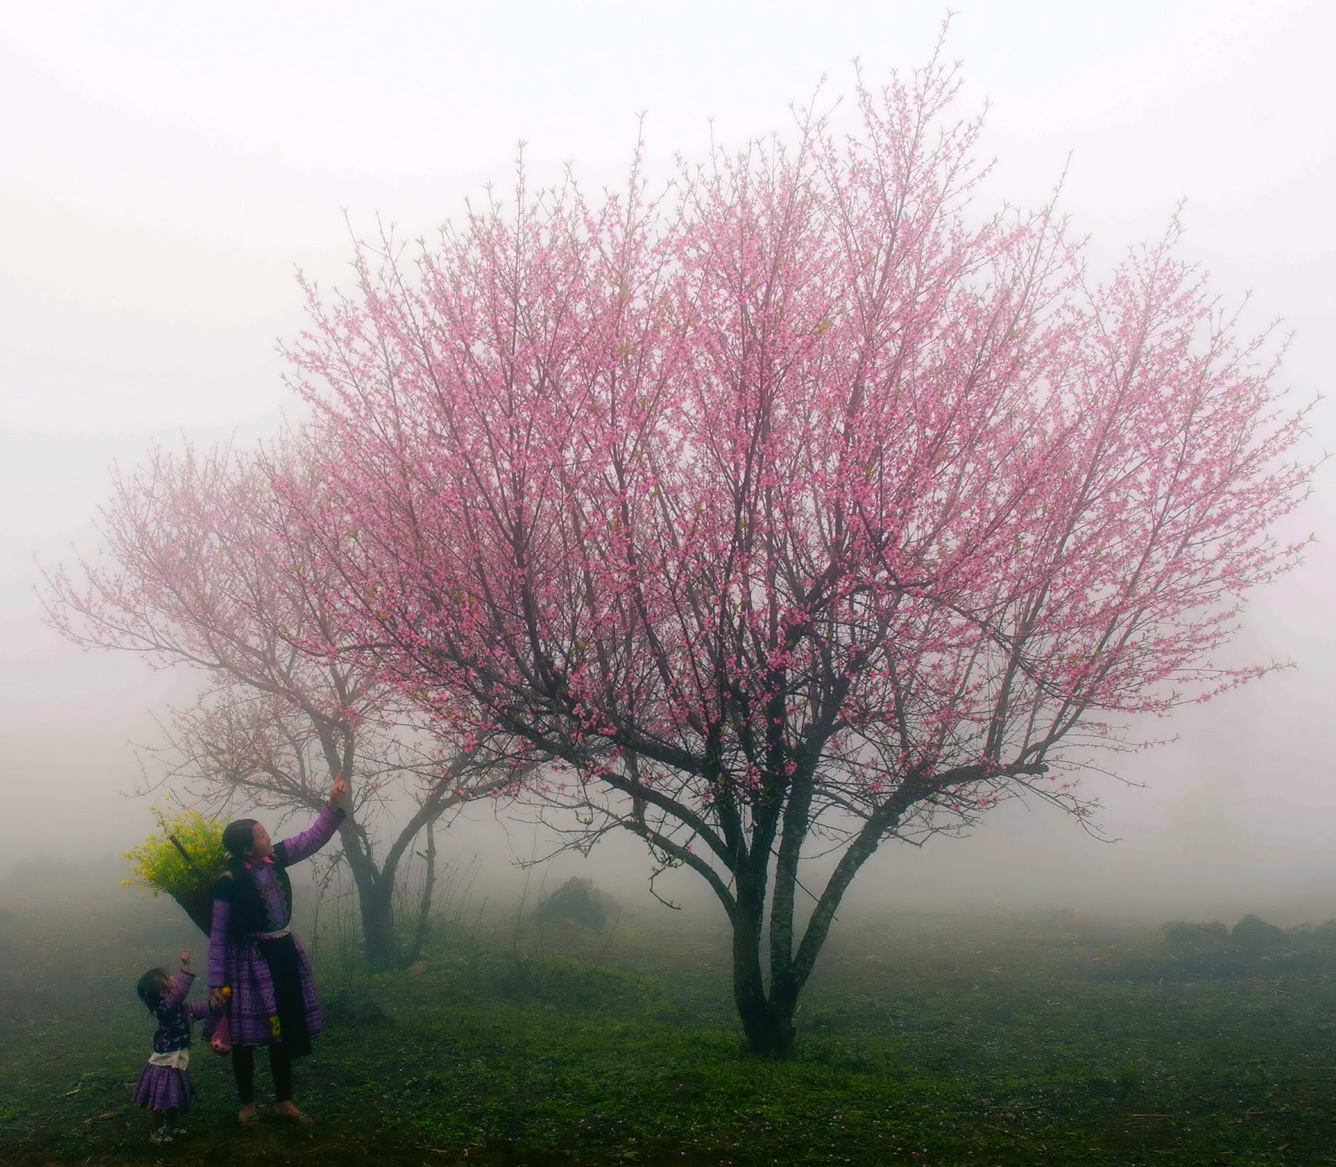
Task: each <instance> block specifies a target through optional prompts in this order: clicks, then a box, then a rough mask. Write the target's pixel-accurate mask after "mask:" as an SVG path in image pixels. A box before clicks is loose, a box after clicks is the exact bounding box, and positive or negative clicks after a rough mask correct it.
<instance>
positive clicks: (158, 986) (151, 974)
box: [135, 968, 172, 1013]
mask: <svg viewBox="0 0 1336 1167" xmlns="http://www.w3.org/2000/svg"><path fill="white" fill-rule="evenodd" d="M171 975H172V974H171V973H169V972H168V971H167V970H166V969H165V968H151V969H149V970H148V972H146V973H145V974H144V975H143V976H142V977H140V978H139V984H137V985H135V992H136V993H138V994H139V999H140V1000H141V1001H143V1002H144V1007H145V1008H146V1009H148V1011H149V1012H150V1013H155V1012H157V1008H158V1002H159V1001H161V1000H162V998H163V992H162V986H163V985H164V984H166V983H167V979H168V978H169V977H170V976H171Z"/></svg>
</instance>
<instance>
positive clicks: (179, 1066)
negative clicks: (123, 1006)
mask: <svg viewBox="0 0 1336 1167" xmlns="http://www.w3.org/2000/svg"><path fill="white" fill-rule="evenodd" d="M194 980H195V974H194V973H192V972H191V971H190V953H188V952H183V953H181V971H180V972H179V973H177V974H176V976H172V975H171V974H170V973H169V972H168V971H167V970H166V969H165V968H151V969H149V970H148V972H146V973H145V974H144V975H143V976H142V977H140V978H139V984H138V986H137V988H136V992H138V994H139V999H140V1000H141V1001H143V1002H144V1004H145V1006H146V1007H147V1008H148V1011H149V1012H150V1013H152V1014H153V1016H154V1017H156V1018H157V1019H158V1031H157V1033H155V1034H154V1035H153V1054H152V1056H151V1057H150V1058H149V1059H148V1064H147V1065H146V1066H145V1067H144V1068H143V1069H142V1070H141V1071H140V1072H139V1081H138V1082H136V1083H135V1093H134V1100H135V1105H136V1106H142V1107H144V1108H145V1109H147V1110H148V1113H149V1122H150V1124H151V1129H150V1133H149V1136H148V1137H149V1139H150V1140H152V1141H153V1142H155V1143H170V1142H171V1141H172V1135H173V1134H179V1133H180V1130H181V1128H180V1127H179V1126H177V1115H178V1114H180V1113H181V1112H182V1111H184V1110H186V1109H188V1108H189V1106H190V1096H191V1095H192V1094H193V1093H194V1092H195V1083H194V1081H193V1080H192V1079H191V1077H190V1020H191V1018H192V1017H206V1016H208V1013H209V1006H208V1004H207V1003H206V1002H204V1001H196V1002H193V1003H191V1004H186V997H187V996H188V995H189V993H190V986H191V984H192V983H193V982H194Z"/></svg>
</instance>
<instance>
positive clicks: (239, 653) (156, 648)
mask: <svg viewBox="0 0 1336 1167" xmlns="http://www.w3.org/2000/svg"><path fill="white" fill-rule="evenodd" d="M300 449H301V446H300V443H299V442H298V441H297V440H295V439H294V440H290V441H288V442H286V443H277V444H275V446H274V447H273V448H272V449H270V450H268V451H265V452H263V453H262V454H258V455H257V454H256V453H250V454H247V453H245V452H242V451H234V450H231V449H229V448H226V447H222V448H217V449H213V450H210V451H207V452H205V453H203V454H199V453H196V452H195V451H193V450H188V451H186V452H185V453H184V454H183V455H181V456H176V455H172V454H169V453H166V452H164V451H161V450H159V451H156V452H155V453H154V454H153V456H152V457H151V458H150V460H149V461H148V463H147V465H146V466H144V467H143V468H141V469H140V470H138V471H136V472H134V473H132V474H130V475H128V476H121V477H118V479H117V480H116V483H115V489H114V493H113V497H112V499H111V501H110V502H109V503H108V505H107V506H106V507H105V508H104V509H103V512H102V522H101V524H100V528H101V533H102V536H103V539H104V541H105V547H104V549H103V555H102V557H100V558H98V559H97V560H92V561H90V560H85V559H79V560H77V561H76V562H74V563H72V564H70V565H69V566H68V567H66V568H62V569H60V570H58V571H56V572H54V573H52V574H51V575H49V576H48V585H49V586H48V592H47V596H46V600H47V610H48V613H49V615H50V617H51V619H52V622H53V623H54V624H55V625H56V627H58V628H59V629H60V630H61V631H62V632H63V633H64V634H65V635H66V636H68V637H69V638H70V639H72V640H74V641H75V642H77V643H79V644H83V645H85V646H89V647H99V648H116V649H123V650H130V651H134V652H138V653H140V654H142V655H144V656H145V657H146V658H148V659H149V660H150V662H152V663H153V664H154V665H155V666H157V667H166V666H169V665H175V664H185V665H188V666H192V667H194V668H196V669H200V670H203V671H204V672H205V673H206V674H207V675H208V677H209V682H208V684H207V685H206V687H205V688H204V689H203V691H202V692H201V694H200V697H199V700H198V702H197V703H196V704H195V705H194V706H192V707H191V708H188V709H183V710H179V711H177V712H176V714H175V716H174V718H173V719H172V722H171V725H170V726H169V729H168V733H169V738H170V743H169V744H168V745H167V746H166V747H164V748H163V749H162V750H161V751H160V752H161V753H162V754H164V755H165V756H166V757H167V758H168V759H169V761H170V769H169V772H168V780H169V781H174V782H175V783H177V784H181V785H184V786H185V787H186V788H187V789H193V792H194V796H195V797H196V798H197V799H198V800H199V801H201V802H202V803H203V804H204V805H209V806H213V807H215V808H218V809H222V808H224V807H227V806H230V805H235V804H236V803H238V802H240V803H242V804H252V805H255V806H257V807H260V808H266V807H267V808H271V809H272V810H274V811H276V812H278V813H289V812H292V811H295V810H302V809H304V810H307V811H312V812H313V811H315V810H317V809H319V807H320V806H321V805H322V804H323V802H324V797H325V792H326V791H327V790H328V788H329V784H330V782H331V781H332V779H333V778H334V777H335V776H336V775H337V774H339V773H343V774H345V775H347V776H349V777H350V779H351V781H352V786H353V798H352V799H351V807H350V813H349V814H348V815H347V817H346V818H345V820H344V822H343V824H342V826H341V835H342V840H343V844H344V856H345V858H346V860H347V863H348V868H349V871H350V872H351V874H352V877H353V882H354V884H355V886H356V888H357V892H358V901H359V907H360V914H361V921H362V933H363V940H364V947H365V955H366V958H367V961H368V963H369V965H370V966H371V967H373V968H383V967H387V966H391V965H393V964H394V963H395V960H396V956H397V951H398V941H397V938H396V932H395V921H394V891H395V887H396V882H397V880H398V879H399V876H400V872H401V864H402V863H403V861H404V859H405V857H406V856H407V855H409V854H411V851H410V848H411V847H412V846H413V844H414V841H415V840H416V839H417V838H418V837H419V835H420V834H421V832H422V831H423V829H424V828H426V829H427V830H429V831H430V829H431V826H432V824H434V823H435V822H436V821H437V820H438V819H439V818H440V817H441V816H442V815H443V814H444V813H445V812H446V811H447V810H448V809H449V808H450V807H452V806H455V805H457V804H459V803H460V802H463V801H466V800H468V799H470V798H473V797H478V796H480V795H482V794H485V793H488V792H493V791H496V790H498V789H500V787H501V786H503V785H505V784H506V783H507V782H509V780H510V770H509V769H508V768H507V767H505V766H501V767H500V768H499V769H498V768H496V767H495V766H494V763H495V762H496V761H497V757H496V755H495V752H494V749H493V744H491V743H483V742H481V741H476V742H475V743H474V744H473V748H471V749H467V750H465V749H460V748H458V747H457V746H454V745H451V744H450V743H448V742H447V741H444V740H443V739H441V738H440V736H439V735H438V734H437V733H436V732H435V730H436V729H437V728H438V727H439V722H438V721H437V720H436V719H430V718H425V719H424V717H423V715H422V713H421V712H420V711H418V710H415V709H413V707H412V705H411V703H410V702H408V701H406V700H405V699H404V697H403V695H402V693H401V691H399V690H398V689H397V688H395V687H394V686H392V685H389V684H387V683H386V682H384V681H382V680H380V679H379V678H378V677H377V676H376V673H375V669H374V662H373V661H370V660H368V659H367V658H365V657H361V656H359V657H349V656H348V655H346V654H342V655H341V654H340V651H339V650H340V649H341V648H346V647H347V643H346V642H347V637H346V635H344V633H343V632H342V631H341V630H340V628H339V626H338V625H337V623H336V622H335V621H334V620H333V619H332V618H331V613H330V610H329V599H328V597H329V594H330V592H331V590H332V584H333V582H334V581H333V578H332V577H331V576H330V575H329V574H328V573H327V571H322V569H321V568H320V567H319V566H318V565H317V564H315V563H314V561H313V558H312V556H311V555H310V553H309V550H308V549H307V548H306V547H305V546H304V545H303V543H302V540H301V538H300V537H299V534H298V532H297V531H296V529H295V528H294V527H293V525H292V522H291V520H292V518H293V514H294V512H293V509H292V507H291V506H289V505H286V504H285V503H284V502H283V500H282V499H281V498H280V497H279V496H278V495H277V494H276V492H275V491H274V489H273V487H272V483H271V477H272V475H274V474H277V473H280V472H282V474H283V478H284V481H285V483H286V484H287V492H288V497H291V494H292V487H293V483H294V481H295V480H296V478H297V475H298V473H299V472H298V471H297V470H296V469H295V468H296V467H298V466H300V464H301V454H300ZM405 794H407V796H408V798H409V801H410V802H411V809H410V810H409V811H408V812H407V813H403V812H402V811H401V812H400V813H399V814H398V816H397V821H395V822H394V823H393V825H391V826H388V827H387V825H386V824H387V823H388V821H389V820H388V818H387V817H386V816H378V815H377V813H376V812H377V811H378V810H379V809H383V808H384V807H385V805H386V803H387V802H389V801H392V800H395V799H398V800H399V801H402V799H403V797H404V795H405ZM385 833H388V838H387V839H386V840H383V842H382V845H381V846H380V847H379V848H378V844H377V838H376V836H377V834H385ZM378 850H379V853H378ZM432 854H433V856H434V850H433V851H432ZM428 886H430V880H429V881H428Z"/></svg>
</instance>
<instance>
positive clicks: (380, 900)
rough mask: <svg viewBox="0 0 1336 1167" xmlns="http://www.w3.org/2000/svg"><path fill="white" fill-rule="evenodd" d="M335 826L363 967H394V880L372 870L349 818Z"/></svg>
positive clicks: (381, 969)
mask: <svg viewBox="0 0 1336 1167" xmlns="http://www.w3.org/2000/svg"><path fill="white" fill-rule="evenodd" d="M339 830H340V832H341V834H342V835H343V854H344V857H345V858H346V859H347V860H348V869H349V870H350V871H351V872H352V873H353V884H354V885H355V886H356V888H357V903H358V908H359V909H360V912H361V917H362V944H363V952H364V953H365V956H366V964H367V968H368V969H369V970H370V971H371V972H384V971H386V970H387V969H393V968H397V967H398V964H399V948H398V945H397V944H396V942H395V936H394V880H393V879H387V878H386V877H385V876H384V875H383V874H382V873H381V872H379V871H377V870H376V864H375V860H374V859H372V857H371V856H370V855H369V854H368V853H367V851H366V848H365V846H364V844H363V841H362V838H361V836H360V835H359V834H358V832H357V826H356V824H355V823H353V822H352V821H351V819H344V821H343V825H342V826H341V827H340V828H339Z"/></svg>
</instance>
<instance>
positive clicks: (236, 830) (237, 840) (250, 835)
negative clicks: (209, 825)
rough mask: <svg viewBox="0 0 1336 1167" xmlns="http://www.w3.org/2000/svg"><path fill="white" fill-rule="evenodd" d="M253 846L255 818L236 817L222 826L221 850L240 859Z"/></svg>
mask: <svg viewBox="0 0 1336 1167" xmlns="http://www.w3.org/2000/svg"><path fill="white" fill-rule="evenodd" d="M254 846H255V820H254V819H237V821H236V822H234V823H228V824H227V826H225V827H224V828H223V850H225V851H226V852H227V853H228V854H229V855H231V856H233V857H234V858H236V859H241V858H243V857H244V856H245V854H246V852H247V851H249V850H250V849H251V848H252V847H254Z"/></svg>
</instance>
